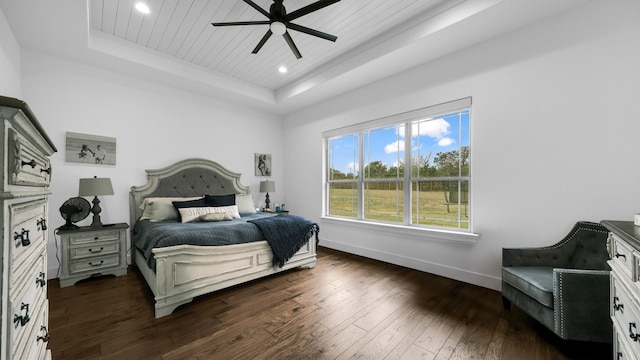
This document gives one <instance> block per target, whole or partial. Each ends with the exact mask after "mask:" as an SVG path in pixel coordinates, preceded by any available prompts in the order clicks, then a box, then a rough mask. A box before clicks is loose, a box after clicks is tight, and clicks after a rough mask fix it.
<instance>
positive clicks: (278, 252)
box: [247, 215, 320, 267]
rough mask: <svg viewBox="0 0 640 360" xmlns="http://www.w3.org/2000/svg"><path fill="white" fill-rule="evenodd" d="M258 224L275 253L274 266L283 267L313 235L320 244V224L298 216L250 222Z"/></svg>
mask: <svg viewBox="0 0 640 360" xmlns="http://www.w3.org/2000/svg"><path fill="white" fill-rule="evenodd" d="M247 222H250V223H253V224H256V226H257V227H258V228H259V229H260V231H261V232H262V234H263V235H264V237H265V239H266V240H267V242H268V243H269V246H270V247H271V250H272V251H273V265H278V266H279V267H283V266H284V264H285V263H286V262H287V260H289V259H290V258H291V257H292V256H293V255H294V254H295V253H296V252H297V251H298V250H300V248H301V247H302V245H304V244H305V243H306V242H307V241H308V240H309V238H310V237H311V236H312V235H315V237H316V244H317V243H318V233H319V232H320V227H319V226H318V224H316V223H314V222H312V221H310V220H308V219H306V218H303V217H301V216H296V215H279V216H274V217H269V218H263V219H256V220H249V221H247Z"/></svg>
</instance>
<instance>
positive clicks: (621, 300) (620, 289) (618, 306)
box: [611, 274, 640, 353]
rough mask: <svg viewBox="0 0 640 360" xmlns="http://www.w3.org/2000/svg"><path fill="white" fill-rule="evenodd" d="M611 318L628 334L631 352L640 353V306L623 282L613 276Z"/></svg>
mask: <svg viewBox="0 0 640 360" xmlns="http://www.w3.org/2000/svg"><path fill="white" fill-rule="evenodd" d="M611 296H612V298H611V317H612V320H613V322H614V323H615V324H616V325H617V326H618V328H619V329H620V330H621V331H624V333H621V334H619V335H621V336H623V335H624V334H626V339H629V340H630V341H628V343H629V344H631V348H632V349H631V350H632V351H634V352H637V353H640V313H639V312H640V304H638V303H637V302H636V301H635V298H633V297H632V296H631V292H630V291H629V290H628V289H627V288H626V287H625V286H624V285H623V281H621V280H620V279H617V278H616V275H615V274H612V275H611Z"/></svg>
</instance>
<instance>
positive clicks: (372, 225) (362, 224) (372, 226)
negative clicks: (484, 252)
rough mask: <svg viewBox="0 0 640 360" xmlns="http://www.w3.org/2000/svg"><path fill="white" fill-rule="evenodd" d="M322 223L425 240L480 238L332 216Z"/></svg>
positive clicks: (473, 241) (469, 240)
mask: <svg viewBox="0 0 640 360" xmlns="http://www.w3.org/2000/svg"><path fill="white" fill-rule="evenodd" d="M322 222H323V223H331V224H335V225H341V226H348V227H355V228H360V229H364V230H375V231H383V232H388V233H393V234H402V235H408V236H419V237H424V238H426V239H427V240H434V241H444V242H457V243H462V244H468V245H474V244H476V243H477V242H478V240H479V239H480V234H477V233H471V232H464V231H455V230H445V229H433V228H424V227H417V226H405V225H395V224H383V223H376V222H369V221H361V220H351V219H340V218H334V217H324V216H323V217H322Z"/></svg>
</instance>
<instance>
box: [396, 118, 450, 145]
mask: <svg viewBox="0 0 640 360" xmlns="http://www.w3.org/2000/svg"><path fill="white" fill-rule="evenodd" d="M450 126H451V124H449V123H448V122H447V121H446V120H445V119H442V118H440V119H433V120H428V121H422V122H420V123H414V124H413V125H412V126H411V133H412V134H413V136H428V137H430V138H433V139H437V140H439V139H442V138H444V137H445V136H447V135H449V134H450V133H451V131H450V130H449V127H450ZM398 135H399V136H400V137H404V126H399V127H398Z"/></svg>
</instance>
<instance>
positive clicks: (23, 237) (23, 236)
mask: <svg viewBox="0 0 640 360" xmlns="http://www.w3.org/2000/svg"><path fill="white" fill-rule="evenodd" d="M13 234H14V235H13V240H18V239H20V243H21V244H22V246H29V245H31V240H30V239H29V230H25V229H24V228H22V231H21V232H20V233H19V234H18V232H14V233H13Z"/></svg>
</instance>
